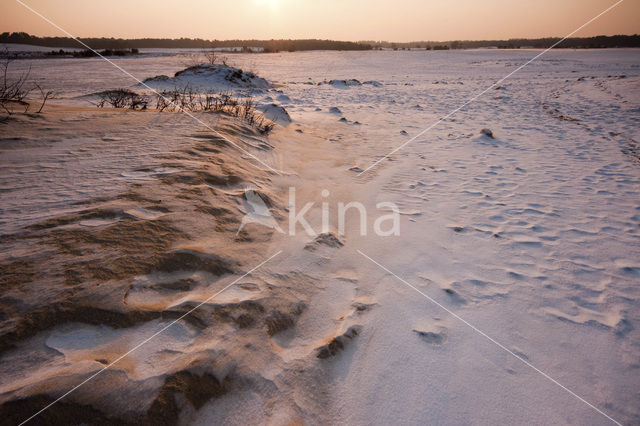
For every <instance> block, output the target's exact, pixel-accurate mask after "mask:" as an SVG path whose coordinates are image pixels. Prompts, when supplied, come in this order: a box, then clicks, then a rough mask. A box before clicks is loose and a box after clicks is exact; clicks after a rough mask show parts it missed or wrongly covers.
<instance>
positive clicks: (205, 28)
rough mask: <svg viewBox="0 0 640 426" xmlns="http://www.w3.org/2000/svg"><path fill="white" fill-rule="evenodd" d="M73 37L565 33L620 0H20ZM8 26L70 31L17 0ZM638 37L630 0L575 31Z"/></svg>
mask: <svg viewBox="0 0 640 426" xmlns="http://www.w3.org/2000/svg"><path fill="white" fill-rule="evenodd" d="M22 1H24V3H26V4H28V5H29V6H31V7H32V8H34V9H36V10H37V11H39V12H40V13H41V14H42V15H44V16H46V17H47V18H49V19H50V20H51V21H53V22H55V23H56V24H58V25H59V26H61V27H62V28H64V29H66V30H67V31H69V32H70V33H71V34H73V35H74V36H80V37H89V36H105V37H125V38H139V37H167V38H178V37H200V38H205V39H233V38H242V39H249V38H258V39H270V38H330V39H335V40H389V41H417V40H432V41H437V40H471V39H475V40H478V39H507V38H514V37H529V38H535V37H543V36H565V35H567V34H568V33H570V32H571V31H573V30H574V29H576V28H577V27H579V26H580V25H582V24H583V23H585V22H586V21H588V20H589V19H590V18H592V17H593V16H595V15H597V14H598V13H600V12H601V11H602V10H604V9H606V8H607V7H608V6H610V5H612V4H614V3H615V0H395V1H391V0H325V1H320V0H170V1H167V0H22ZM0 4H1V10H2V13H1V14H0V32H4V31H25V32H28V33H31V34H35V35H64V34H62V33H61V32H60V31H59V30H57V29H56V28H54V27H53V26H51V25H50V24H49V23H47V22H45V21H44V20H42V19H41V18H39V17H38V16H36V15H34V14H33V13H32V12H30V11H28V10H27V9H25V8H24V7H23V6H21V5H20V4H19V3H18V2H17V1H16V0H0ZM638 33H640V0H625V1H623V2H622V3H621V4H620V5H619V6H618V7H616V8H615V9H613V10H612V11H611V12H609V13H608V14H607V15H605V16H603V17H601V18H600V19H598V20H597V21H595V22H594V23H592V24H591V25H589V26H588V27H586V28H585V29H583V30H582V31H580V32H579V33H577V34H576V36H583V37H586V36H593V35H600V34H605V35H613V34H638Z"/></svg>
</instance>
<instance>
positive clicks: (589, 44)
mask: <svg viewBox="0 0 640 426" xmlns="http://www.w3.org/2000/svg"><path fill="white" fill-rule="evenodd" d="M560 40H562V39H561V38H560V37H546V38H536V39H528V38H514V39H509V40H477V41H474V40H457V41H446V42H432V41H414V42H409V43H393V42H388V41H362V42H361V43H364V44H367V45H370V46H372V48H374V49H380V48H384V49H396V50H402V49H427V50H432V49H433V50H448V49H473V48H479V47H497V48H501V49H520V48H525V47H533V48H538V49H546V48H548V47H551V46H553V45H554V44H555V43H557V42H558V41H560ZM557 47H558V48H570V49H598V48H613V47H640V35H637V34H634V35H615V36H596V37H574V38H568V39H566V40H564V41H563V42H562V43H560V44H559V45H558V46H557Z"/></svg>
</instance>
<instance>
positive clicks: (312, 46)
mask: <svg viewBox="0 0 640 426" xmlns="http://www.w3.org/2000/svg"><path fill="white" fill-rule="evenodd" d="M80 40H81V41H82V42H83V43H85V44H87V45H88V46H90V47H91V48H93V49H145V48H147V49H149V48H200V49H213V48H230V47H245V48H251V47H254V48H255V47H257V48H262V49H264V51H265V52H280V51H289V52H294V51H301V50H371V49H383V48H384V49H428V50H431V49H433V50H446V49H472V48H479V47H497V48H503V49H519V48H526V47H533V48H547V47H550V46H551V45H553V44H554V43H556V42H557V41H558V40H560V38H559V37H548V38H539V39H510V40H481V41H448V42H431V41H420V42H411V43H393V42H386V41H361V42H350V41H334V40H316V39H307V40H203V39H199V38H195V39H194V38H179V39H163V38H141V39H121V38H81V39H80ZM0 43H21V44H30V45H36V46H46V47H55V48H84V46H82V45H81V44H79V43H78V42H77V41H75V40H74V39H72V38H68V37H37V36H32V35H29V34H27V33H24V32H14V33H8V32H5V33H2V34H0ZM557 47H558V48H571V49H587V48H588V49H594V48H612V47H640V35H637V34H636V35H616V36H596V37H586V38H569V39H567V40H565V41H563V42H562V43H560V45H558V46H557ZM245 50H246V49H245Z"/></svg>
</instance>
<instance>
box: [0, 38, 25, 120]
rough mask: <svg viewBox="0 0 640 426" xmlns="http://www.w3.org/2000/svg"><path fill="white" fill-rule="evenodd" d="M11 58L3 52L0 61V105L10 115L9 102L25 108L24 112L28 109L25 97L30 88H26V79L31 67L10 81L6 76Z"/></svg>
mask: <svg viewBox="0 0 640 426" xmlns="http://www.w3.org/2000/svg"><path fill="white" fill-rule="evenodd" d="M13 59H14V58H12V57H11V56H9V54H8V53H7V52H6V49H5V52H4V53H3V59H2V61H0V70H1V72H2V82H0V83H1V84H0V107H1V108H2V109H4V110H5V111H6V112H7V114H9V115H11V113H12V110H11V109H10V108H9V105H10V104H17V105H20V106H23V107H24V108H25V110H24V111H25V112H27V111H28V110H29V102H27V101H26V100H25V99H26V98H27V96H29V93H30V92H31V90H32V89H29V88H27V81H28V80H29V74H30V73H31V67H29V69H28V70H27V71H26V72H24V73H22V74H20V76H18V78H17V79H16V80H14V81H10V80H9V77H8V72H9V66H10V64H11V62H13Z"/></svg>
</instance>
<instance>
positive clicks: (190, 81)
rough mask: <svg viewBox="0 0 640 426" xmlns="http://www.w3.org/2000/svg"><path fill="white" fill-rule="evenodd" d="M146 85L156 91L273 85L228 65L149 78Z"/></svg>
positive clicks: (250, 73)
mask: <svg viewBox="0 0 640 426" xmlns="http://www.w3.org/2000/svg"><path fill="white" fill-rule="evenodd" d="M144 84H145V85H146V86H149V87H151V88H154V89H162V90H171V89H174V88H176V87H187V86H189V87H191V88H193V89H194V90H200V91H208V92H211V91H219V90H230V89H236V88H242V89H249V88H257V89H268V88H270V87H271V84H270V83H269V82H268V81H267V80H265V79H264V78H262V77H258V76H257V75H255V74H254V73H252V72H247V71H243V70H241V69H240V68H234V67H230V66H228V65H207V64H203V65H195V66H192V67H189V68H186V69H184V70H182V71H178V72H177V73H176V74H175V76H173V77H168V76H166V75H158V76H156V77H151V78H147V79H146V80H144Z"/></svg>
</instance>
